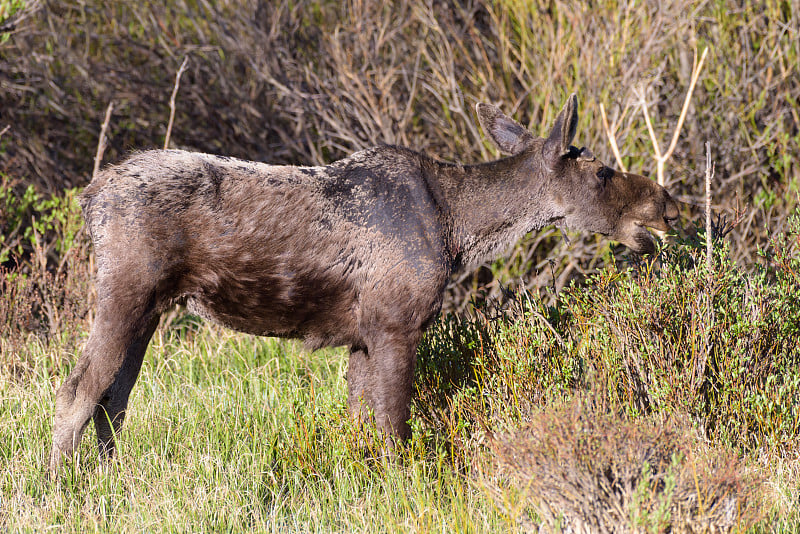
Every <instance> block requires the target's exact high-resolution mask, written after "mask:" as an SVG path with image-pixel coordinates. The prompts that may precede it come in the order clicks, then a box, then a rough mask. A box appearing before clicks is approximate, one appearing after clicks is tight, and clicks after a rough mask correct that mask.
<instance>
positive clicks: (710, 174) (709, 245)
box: [706, 141, 715, 280]
mask: <svg viewBox="0 0 800 534" xmlns="http://www.w3.org/2000/svg"><path fill="white" fill-rule="evenodd" d="M714 167H715V165H713V164H712V163H711V143H709V142H708V141H706V267H707V268H708V277H709V280H710V279H711V274H712V269H713V268H714V257H713V254H714V244H713V237H714V236H712V235H711V231H712V229H711V179H712V178H714Z"/></svg>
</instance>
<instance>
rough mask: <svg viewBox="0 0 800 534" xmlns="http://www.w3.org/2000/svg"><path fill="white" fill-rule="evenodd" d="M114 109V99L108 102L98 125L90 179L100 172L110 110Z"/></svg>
mask: <svg viewBox="0 0 800 534" xmlns="http://www.w3.org/2000/svg"><path fill="white" fill-rule="evenodd" d="M113 110H114V101H113V100H112V101H111V102H109V103H108V107H107V108H106V117H105V119H103V125H102V126H101V127H100V137H99V138H98V139H97V152H96V153H95V155H94V169H93V170H92V180H94V179H95V176H97V173H98V172H100V163H101V162H102V161H103V153H104V152H105V151H106V131H107V130H108V123H109V121H110V120H111V112H112V111H113Z"/></svg>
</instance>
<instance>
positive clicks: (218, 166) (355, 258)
mask: <svg viewBox="0 0 800 534" xmlns="http://www.w3.org/2000/svg"><path fill="white" fill-rule="evenodd" d="M477 110H478V117H479V119H480V122H481V124H482V126H483V127H484V129H485V130H486V131H487V133H488V134H489V135H490V137H491V139H492V140H493V141H494V142H495V143H496V144H497V145H498V147H499V148H500V149H501V150H503V151H504V152H507V153H510V154H511V156H510V157H508V158H505V159H501V160H499V161H494V162H491V163H485V164H480V165H472V166H464V165H454V164H444V163H440V162H437V161H435V160H433V159H431V158H429V157H427V156H425V155H422V154H419V153H417V152H414V151H411V150H408V149H405V148H399V147H391V146H382V147H377V148H372V149H369V150H364V151H362V152H358V153H356V154H353V155H352V156H350V157H348V158H345V159H343V160H341V161H338V162H336V163H333V164H332V165H329V166H327V167H289V166H271V165H265V164H262V163H253V162H246V161H240V160H236V159H232V158H225V157H219V156H212V155H207V154H198V153H189V152H182V151H176V150H169V151H150V152H142V153H137V154H134V155H132V156H131V157H130V158H129V159H127V160H126V161H124V162H123V163H121V164H119V165H116V166H113V167H110V168H108V169H106V170H104V171H103V172H102V173H101V174H100V175H99V176H98V177H97V178H96V179H95V180H94V181H93V182H92V183H91V184H90V185H89V186H88V187H87V188H86V190H85V191H84V193H83V196H82V207H83V210H84V216H85V219H86V224H87V227H88V229H89V231H90V233H91V235H92V240H93V242H94V247H95V253H96V257H97V281H96V286H97V297H98V299H97V315H96V319H95V321H94V324H93V326H92V330H91V334H90V336H89V340H88V342H87V344H86V347H85V349H84V351H83V354H82V355H81V357H80V359H79V360H78V363H77V364H76V366H75V368H74V370H73V371H72V373H71V374H70V375H69V377H68V378H67V379H66V381H65V382H64V384H63V385H62V386H61V388H60V389H59V390H58V393H57V396H56V413H55V424H54V428H53V444H52V451H51V454H50V469H51V471H53V472H54V471H55V470H56V469H57V468H58V466H59V464H60V462H61V461H62V457H63V456H64V455H65V454H70V453H71V452H72V451H73V450H74V448H75V446H76V445H77V443H78V441H79V440H80V438H81V435H82V433H83V430H84V428H85V427H86V424H87V423H88V420H89V419H90V418H92V417H93V418H94V423H95V426H96V429H97V435H98V442H99V447H100V450H101V452H103V453H106V454H112V453H113V449H114V440H113V434H114V432H115V431H116V430H117V429H118V428H119V427H120V425H121V423H122V419H123V417H124V412H125V408H126V406H127V402H128V396H129V394H130V391H131V388H132V387H133V384H134V382H135V381H136V378H137V376H138V373H139V369H140V367H141V364H142V358H143V356H144V352H145V349H146V347H147V344H148V342H149V340H150V337H151V336H152V334H153V330H154V329H155V326H156V324H157V322H158V318H159V315H160V314H161V313H162V312H163V311H164V310H165V309H166V308H167V307H169V306H170V305H172V304H173V303H175V302H186V303H187V305H188V307H189V309H190V310H192V311H194V312H196V313H198V314H199V315H201V316H203V317H206V318H208V319H210V320H213V321H216V322H219V323H221V324H223V325H225V326H228V327H230V328H233V329H236V330H241V331H243V332H250V333H253V334H258V335H270V336H283V337H296V338H302V339H304V340H305V342H306V344H307V345H308V346H309V348H311V349H316V348H320V347H323V346H327V345H347V346H349V347H350V362H349V366H348V371H347V381H348V389H349V394H348V404H349V406H350V411H351V413H352V414H353V416H354V417H357V418H361V417H363V413H362V406H366V407H368V408H369V409H371V410H372V412H373V413H374V417H375V422H376V425H377V427H378V428H379V429H381V430H382V431H384V432H385V433H386V434H387V436H388V438H389V439H391V438H393V437H397V438H401V439H405V438H407V437H408V436H409V435H410V428H409V425H408V419H409V403H410V400H411V392H412V380H413V376H414V372H413V370H414V361H415V353H416V347H417V343H418V342H419V339H420V337H421V336H422V334H423V332H424V331H425V328H426V327H427V326H428V324H430V322H431V321H432V320H433V319H434V318H435V317H436V315H437V313H438V312H439V309H440V307H441V303H442V295H443V292H444V288H445V284H446V283H447V280H448V279H449V278H450V276H451V275H452V274H453V273H454V272H456V271H458V270H461V269H464V268H466V267H468V266H470V265H474V264H476V263H478V262H481V261H484V260H486V259H488V258H491V257H492V256H494V255H495V254H498V253H500V252H502V251H503V250H504V249H506V248H507V247H508V246H510V245H511V244H513V243H514V242H515V241H516V240H517V239H518V238H519V237H521V236H522V235H523V234H525V233H526V232H529V231H531V230H536V229H539V228H541V227H543V226H545V225H547V224H564V225H566V226H568V227H572V228H576V229H582V230H588V231H593V232H599V233H602V234H605V235H608V236H611V237H612V238H614V239H616V240H618V241H621V242H622V243H624V244H626V245H628V246H629V247H631V248H632V249H633V250H635V251H637V252H640V253H652V252H653V250H654V248H653V241H652V239H651V238H650V236H649V234H648V233H647V231H646V230H644V227H645V226H650V227H654V228H658V229H662V230H666V229H667V227H668V223H669V222H670V220H672V219H675V218H676V217H677V206H676V205H675V202H674V201H673V200H672V199H671V198H670V196H669V194H668V193H667V192H666V191H665V190H664V189H663V188H661V187H659V186H658V185H656V184H655V183H653V182H652V181H650V180H648V179H646V178H644V177H641V176H636V175H632V174H621V173H618V172H615V171H613V170H611V169H610V168H608V167H606V166H605V165H603V163H602V162H600V161H598V160H596V159H595V158H594V157H593V156H591V154H590V153H589V152H588V151H586V150H585V149H584V150H578V149H576V148H575V147H572V146H570V142H571V141H572V138H573V136H574V135H575V127H576V125H577V100H576V98H575V96H574V95H573V96H572V97H570V99H569V101H568V102H567V104H566V105H565V107H564V109H563V110H562V112H561V113H560V114H559V117H558V119H557V122H556V125H555V126H554V128H553V131H552V133H551V135H550V136H549V137H548V138H547V139H538V138H535V137H534V136H533V135H531V134H530V133H529V132H528V131H526V130H525V129H524V128H522V127H521V126H520V125H519V124H517V123H516V122H514V121H513V120H512V119H510V118H508V117H506V116H505V115H503V114H502V113H501V112H500V111H499V110H498V109H497V108H494V107H492V106H488V105H484V104H479V105H478V109H477Z"/></svg>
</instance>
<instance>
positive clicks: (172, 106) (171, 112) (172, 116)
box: [164, 56, 189, 150]
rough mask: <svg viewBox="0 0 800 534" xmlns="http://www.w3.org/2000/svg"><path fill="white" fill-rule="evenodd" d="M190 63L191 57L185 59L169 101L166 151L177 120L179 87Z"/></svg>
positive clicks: (165, 139)
mask: <svg viewBox="0 0 800 534" xmlns="http://www.w3.org/2000/svg"><path fill="white" fill-rule="evenodd" d="M188 62H189V56H186V57H184V58H183V63H181V66H180V68H179V69H178V74H176V75H175V87H173V88H172V96H171V97H170V99H169V124H167V135H166V136H165V137H164V149H165V150H166V149H167V148H169V137H170V135H171V134H172V123H173V121H174V120H175V96H176V95H177V94H178V87H179V86H180V84H181V75H182V74H183V71H185V70H186V64H187V63H188Z"/></svg>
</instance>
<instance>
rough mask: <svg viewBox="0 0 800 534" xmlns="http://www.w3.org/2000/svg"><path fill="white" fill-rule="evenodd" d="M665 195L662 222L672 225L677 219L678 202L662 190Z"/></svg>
mask: <svg viewBox="0 0 800 534" xmlns="http://www.w3.org/2000/svg"><path fill="white" fill-rule="evenodd" d="M664 194H665V195H666V197H667V199H666V203H665V206H664V222H665V223H666V224H667V226H672V225H673V224H674V223H675V222H676V221H677V220H678V203H677V202H675V200H674V199H673V198H672V197H671V196H670V195H669V193H667V192H666V191H664Z"/></svg>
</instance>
